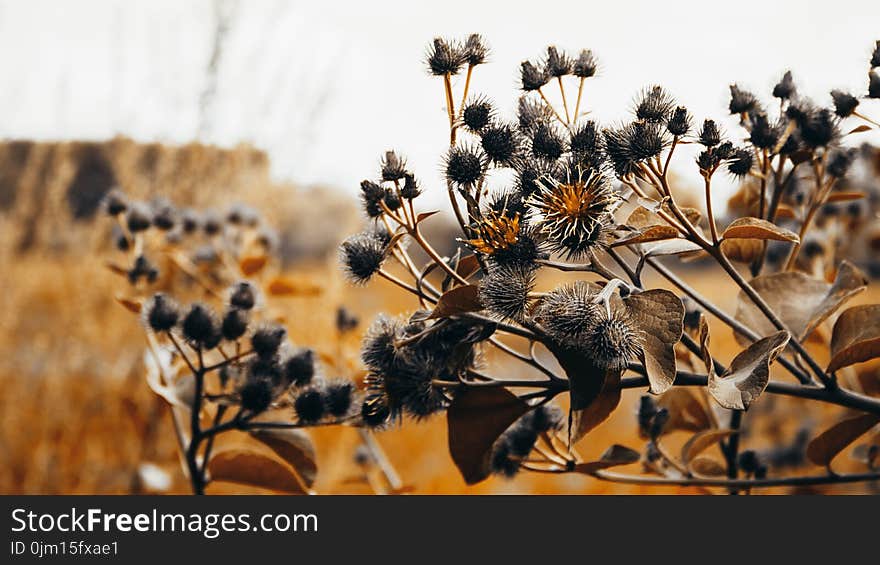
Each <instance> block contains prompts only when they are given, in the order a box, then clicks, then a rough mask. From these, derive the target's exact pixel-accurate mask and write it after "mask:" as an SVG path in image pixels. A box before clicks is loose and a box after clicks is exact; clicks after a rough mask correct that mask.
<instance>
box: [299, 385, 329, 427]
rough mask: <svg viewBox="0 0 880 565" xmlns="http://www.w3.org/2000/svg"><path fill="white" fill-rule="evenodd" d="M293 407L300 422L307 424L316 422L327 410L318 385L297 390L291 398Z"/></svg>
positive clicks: (322, 392) (322, 393)
mask: <svg viewBox="0 0 880 565" xmlns="http://www.w3.org/2000/svg"><path fill="white" fill-rule="evenodd" d="M293 409H294V411H295V412H296V417H297V418H298V419H299V421H300V422H304V423H307V424H313V423H315V422H318V421H319V420H321V418H323V417H324V414H325V413H326V411H327V406H326V404H325V398H324V391H323V390H321V388H319V387H310V388H307V389H304V390H301V391H299V392H298V393H297V395H296V397H295V398H294V399H293Z"/></svg>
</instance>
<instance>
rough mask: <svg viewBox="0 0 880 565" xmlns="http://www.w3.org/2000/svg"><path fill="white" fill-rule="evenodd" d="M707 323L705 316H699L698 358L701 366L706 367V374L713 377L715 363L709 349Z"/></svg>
mask: <svg viewBox="0 0 880 565" xmlns="http://www.w3.org/2000/svg"><path fill="white" fill-rule="evenodd" d="M709 341H710V339H709V322H707V321H706V316H704V315H703V314H700V356H701V357H702V358H703V365H705V366H706V374H707V375H711V376H710V377H709V378H712V377H714V376H715V363H714V362H713V361H712V352H711V351H710V349H709Z"/></svg>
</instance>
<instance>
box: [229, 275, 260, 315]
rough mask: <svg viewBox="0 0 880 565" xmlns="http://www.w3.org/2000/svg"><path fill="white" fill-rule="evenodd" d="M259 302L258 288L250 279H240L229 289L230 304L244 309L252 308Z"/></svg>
mask: <svg viewBox="0 0 880 565" xmlns="http://www.w3.org/2000/svg"><path fill="white" fill-rule="evenodd" d="M256 303H257V290H256V289H255V288H254V285H252V284H251V283H249V282H248V281H240V282H238V283H236V284H234V285H233V286H232V288H231V289H230V291H229V304H230V306H234V307H235V308H241V309H242V310H250V309H251V308H253V307H254V305H255V304H256Z"/></svg>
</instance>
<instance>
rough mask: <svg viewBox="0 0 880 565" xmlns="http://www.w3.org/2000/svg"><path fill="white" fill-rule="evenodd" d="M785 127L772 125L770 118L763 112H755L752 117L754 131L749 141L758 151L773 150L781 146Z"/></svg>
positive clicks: (777, 124) (776, 124)
mask: <svg viewBox="0 0 880 565" xmlns="http://www.w3.org/2000/svg"><path fill="white" fill-rule="evenodd" d="M784 130H785V125H784V124H782V123H770V118H768V117H767V114H765V113H763V112H755V113H754V114H753V115H752V131H751V133H750V135H749V141H751V142H752V145H754V146H755V147H757V148H758V149H773V148H775V147H776V145H778V144H779V140H780V138H781V137H782V133H783V131H784Z"/></svg>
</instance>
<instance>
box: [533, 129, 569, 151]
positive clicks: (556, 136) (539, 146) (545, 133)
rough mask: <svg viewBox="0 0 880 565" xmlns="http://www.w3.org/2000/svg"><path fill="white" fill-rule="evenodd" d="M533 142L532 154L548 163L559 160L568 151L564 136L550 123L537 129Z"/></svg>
mask: <svg viewBox="0 0 880 565" xmlns="http://www.w3.org/2000/svg"><path fill="white" fill-rule="evenodd" d="M531 142H532V143H531V145H532V154H533V155H534V156H535V157H538V158H541V159H546V160H548V161H556V160H558V159H559V158H560V157H561V156H562V154H563V153H565V151H566V149H567V148H566V144H565V139H564V138H563V137H562V134H561V133H560V132H559V130H558V129H557V128H556V127H555V126H554V125H553V124H551V123H550V122H545V123H543V124H538V125H537V127H535V130H534V132H533V133H532V137H531Z"/></svg>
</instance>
